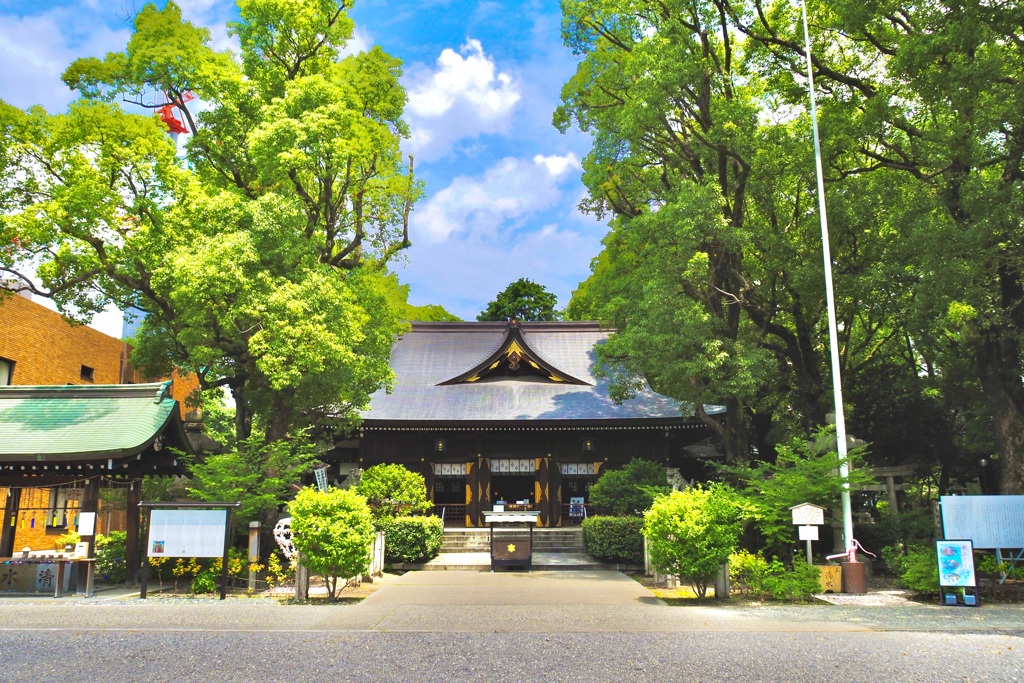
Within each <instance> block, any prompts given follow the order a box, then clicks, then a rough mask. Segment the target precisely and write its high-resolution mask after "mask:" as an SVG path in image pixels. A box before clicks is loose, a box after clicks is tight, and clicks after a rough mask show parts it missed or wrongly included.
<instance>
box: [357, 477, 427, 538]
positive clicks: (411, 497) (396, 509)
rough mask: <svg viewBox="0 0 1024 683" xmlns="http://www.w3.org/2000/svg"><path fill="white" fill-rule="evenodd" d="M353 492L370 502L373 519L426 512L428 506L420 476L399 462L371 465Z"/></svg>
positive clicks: (425, 487)
mask: <svg viewBox="0 0 1024 683" xmlns="http://www.w3.org/2000/svg"><path fill="white" fill-rule="evenodd" d="M356 493H358V494H359V495H361V496H363V497H364V498H366V500H367V501H368V502H369V504H370V509H371V511H372V512H373V517H374V519H376V520H381V519H385V518H388V517H398V516H399V515H410V514H415V513H417V512H426V511H427V510H429V509H430V507H431V505H430V501H429V500H427V483H426V481H425V480H424V479H423V475H422V474H417V473H416V472H410V471H409V470H408V469H406V468H405V467H404V466H402V465H374V466H373V467H371V468H370V469H368V470H366V471H364V472H363V473H362V475H361V478H360V480H359V484H358V485H357V486H356ZM379 526H380V525H379V524H378V527H379Z"/></svg>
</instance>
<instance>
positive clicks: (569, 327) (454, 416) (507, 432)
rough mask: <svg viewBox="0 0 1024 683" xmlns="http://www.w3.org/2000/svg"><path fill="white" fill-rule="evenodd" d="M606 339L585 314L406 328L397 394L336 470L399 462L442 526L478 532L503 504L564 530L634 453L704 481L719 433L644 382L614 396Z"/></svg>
mask: <svg viewBox="0 0 1024 683" xmlns="http://www.w3.org/2000/svg"><path fill="white" fill-rule="evenodd" d="M610 334H611V330H608V329H606V328H602V327H601V326H600V325H599V324H598V323H591V322H524V323H517V322H509V323H505V322H477V323H464V322H459V323H412V326H411V329H409V330H408V331H407V332H406V333H405V334H403V335H402V336H400V337H399V338H398V339H396V341H395V343H394V345H393V347H392V352H391V369H392V370H393V371H394V373H395V383H394V388H393V390H392V391H391V393H387V392H385V391H379V392H377V393H375V394H374V395H373V396H372V398H371V402H370V407H369V409H367V410H366V411H364V412H363V421H362V424H361V426H360V428H359V430H358V433H357V434H354V435H352V438H350V439H348V440H346V441H343V442H339V443H338V444H337V448H336V449H335V450H334V451H333V452H332V453H331V454H330V455H331V457H330V460H331V461H332V465H333V466H332V470H333V473H334V474H336V475H344V474H347V473H348V472H349V471H351V470H352V469H354V468H357V467H358V468H363V469H365V468H367V467H371V466H373V465H376V464H379V463H400V464H403V465H405V466H406V467H408V468H409V469H411V470H413V471H416V472H420V473H422V474H423V476H424V478H425V479H426V483H427V490H428V494H429V495H430V496H431V498H432V500H433V503H434V506H435V507H434V509H435V513H436V514H438V515H442V516H443V517H444V521H445V524H446V525H447V526H461V525H465V526H481V525H482V522H483V520H482V513H483V512H484V511H490V510H491V509H492V506H493V505H494V504H495V503H498V502H501V501H504V502H505V504H506V505H509V506H526V508H527V509H531V510H536V511H538V512H539V513H540V524H541V525H542V526H561V525H562V524H564V523H569V522H570V520H569V513H570V503H572V502H579V501H578V499H580V498H582V499H584V501H585V502H586V503H589V495H588V492H589V488H590V486H591V485H592V484H593V483H594V482H595V481H596V480H597V478H598V477H599V476H600V475H601V473H602V472H604V471H605V470H606V469H608V468H617V467H621V466H622V465H624V464H626V463H628V462H629V461H630V460H632V459H634V458H645V459H649V460H654V461H656V462H659V463H663V464H664V465H665V467H666V468H672V469H674V470H678V472H679V474H680V476H682V477H683V478H685V479H691V478H693V477H698V478H703V476H704V475H705V471H704V457H706V456H707V455H709V454H714V452H715V451H714V449H712V448H710V447H708V442H709V440H710V439H711V437H712V434H713V432H712V430H711V429H710V428H709V427H708V426H707V425H706V424H704V423H703V422H702V421H701V420H700V419H699V418H698V417H696V416H695V415H694V413H693V411H692V410H686V406H680V404H679V402H678V401H676V400H674V399H671V398H668V397H666V396H663V395H661V394H658V393H656V392H654V391H652V390H650V388H647V387H645V388H644V390H642V391H639V392H637V393H636V394H635V395H634V396H633V397H632V398H630V399H628V400H625V401H623V402H622V403H616V402H615V401H613V400H612V398H611V396H610V394H609V380H608V379H607V378H603V377H597V376H596V375H595V364H596V361H597V355H596V352H595V346H596V345H598V344H602V343H604V342H605V341H606V340H607V339H608V337H609V335H610ZM704 409H705V412H706V413H707V414H708V415H709V416H711V417H712V418H720V417H722V416H723V415H724V409H723V408H720V407H718V406H704ZM574 498H575V499H577V500H576V501H573V500H572V499H574ZM578 510H579V506H575V507H574V508H573V512H574V513H575V512H576V511H578ZM574 521H578V520H574Z"/></svg>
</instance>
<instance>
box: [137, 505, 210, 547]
mask: <svg viewBox="0 0 1024 683" xmlns="http://www.w3.org/2000/svg"><path fill="white" fill-rule="evenodd" d="M227 517H228V516H227V511H226V510H153V512H152V517H151V518H150V522H149V539H148V542H147V543H146V553H147V555H148V556H149V557H221V556H223V555H224V536H225V534H226V533H227Z"/></svg>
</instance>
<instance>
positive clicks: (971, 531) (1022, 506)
mask: <svg viewBox="0 0 1024 683" xmlns="http://www.w3.org/2000/svg"><path fill="white" fill-rule="evenodd" d="M939 504H940V505H941V507H942V530H943V532H944V535H945V537H946V538H969V539H971V540H972V541H974V547H975V548H986V549H992V548H1024V496H942V497H940V498H939Z"/></svg>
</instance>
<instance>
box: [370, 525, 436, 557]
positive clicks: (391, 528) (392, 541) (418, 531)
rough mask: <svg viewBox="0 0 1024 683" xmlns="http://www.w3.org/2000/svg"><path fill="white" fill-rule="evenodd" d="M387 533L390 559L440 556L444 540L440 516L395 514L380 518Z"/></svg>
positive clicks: (385, 538) (387, 554) (385, 549)
mask: <svg viewBox="0 0 1024 683" xmlns="http://www.w3.org/2000/svg"><path fill="white" fill-rule="evenodd" d="M378 527H383V528H381V531H383V532H384V558H385V559H386V560H390V561H391V562H418V561H420V560H429V559H431V558H434V557H437V554H438V553H439V552H440V551H441V542H442V541H443V540H444V524H442V522H441V518H440V517H396V518H394V519H387V520H378Z"/></svg>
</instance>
